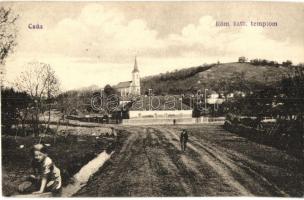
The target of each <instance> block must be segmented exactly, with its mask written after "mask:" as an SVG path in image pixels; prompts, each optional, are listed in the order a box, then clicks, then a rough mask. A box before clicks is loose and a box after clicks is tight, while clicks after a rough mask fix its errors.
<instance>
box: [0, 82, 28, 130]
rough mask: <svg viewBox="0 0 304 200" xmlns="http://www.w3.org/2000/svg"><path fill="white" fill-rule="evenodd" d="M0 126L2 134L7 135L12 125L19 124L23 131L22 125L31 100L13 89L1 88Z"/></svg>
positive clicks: (26, 95)
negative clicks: (0, 108) (0, 126)
mask: <svg viewBox="0 0 304 200" xmlns="http://www.w3.org/2000/svg"><path fill="white" fill-rule="evenodd" d="M1 94H2V95H1V104H2V112H1V124H2V126H3V129H2V130H3V133H4V134H7V133H8V132H9V131H10V130H11V126H12V125H14V124H15V125H16V127H17V126H18V124H19V122H21V125H22V130H23V131H24V123H25V120H26V116H27V113H28V110H29V109H28V108H29V106H30V104H31V103H32V102H31V99H30V97H29V95H28V94H26V93H25V92H18V91H15V90H14V89H13V88H3V89H2V91H1Z"/></svg>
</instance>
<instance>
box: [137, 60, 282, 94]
mask: <svg viewBox="0 0 304 200" xmlns="http://www.w3.org/2000/svg"><path fill="white" fill-rule="evenodd" d="M286 73H287V68H286V67H275V66H262V65H252V64H250V63H224V64H212V65H206V66H203V67H202V66H198V67H192V68H187V69H183V70H178V71H174V72H170V73H166V74H160V75H156V76H151V77H146V78H143V79H142V81H141V86H142V93H146V92H147V91H148V89H149V88H152V89H153V93H154V94H156V95H161V94H182V93H196V91H197V90H199V89H200V90H202V91H203V90H204V89H205V88H206V89H209V90H214V91H219V92H224V93H225V92H230V91H234V90H242V91H244V90H245V91H249V90H255V89H259V88H261V87H265V86H274V85H275V84H276V83H277V82H278V81H280V80H281V79H282V77H283V76H285V75H286Z"/></svg>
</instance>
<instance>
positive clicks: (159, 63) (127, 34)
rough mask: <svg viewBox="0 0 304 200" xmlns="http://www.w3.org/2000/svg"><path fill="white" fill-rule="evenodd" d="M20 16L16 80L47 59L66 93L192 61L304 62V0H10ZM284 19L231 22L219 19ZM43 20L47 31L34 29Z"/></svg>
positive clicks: (10, 76) (9, 70)
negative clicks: (134, 72)
mask: <svg viewBox="0 0 304 200" xmlns="http://www.w3.org/2000/svg"><path fill="white" fill-rule="evenodd" d="M1 4H2V5H3V6H4V7H7V8H11V9H12V10H13V12H14V13H16V14H18V15H19V19H18V21H17V28H18V37H17V46H16V49H15V51H14V53H13V54H11V55H9V57H8V58H7V60H6V64H5V69H6V74H5V79H6V82H7V83H8V84H10V83H12V82H13V81H14V80H15V79H16V77H17V76H19V75H20V73H21V72H22V71H24V70H26V69H27V68H28V67H29V66H28V63H30V62H33V61H39V62H44V63H48V64H50V65H51V66H52V68H53V69H54V70H55V72H56V75H57V76H58V78H59V80H60V82H61V89H62V90H63V91H66V90H71V89H77V88H81V87H87V86H90V85H97V86H99V87H104V86H105V85H106V84H111V85H113V84H117V83H118V82H120V81H129V80H131V71H132V69H133V65H134V58H135V56H137V62H138V67H139V70H140V75H141V77H145V76H149V75H154V74H159V73H165V72H167V71H174V70H175V69H181V68H185V67H192V66H198V65H202V64H204V63H215V62H217V61H220V62H222V63H224V62H236V61H237V59H238V57H239V56H245V57H247V58H249V59H254V58H265V59H270V60H276V61H279V62H281V61H285V60H287V59H289V60H292V61H293V63H295V64H297V63H303V62H304V37H303V35H304V23H302V20H303V19H304V3H283V2H276V3H275V2H255V3H252V2H90V3H83V2H6V3H1ZM234 21H245V22H246V23H247V24H250V22H251V21H253V22H257V21H258V22H268V21H271V22H276V23H277V26H276V27H256V26H250V25H248V26H245V27H235V26H229V27H223V26H216V22H229V23H230V25H232V23H233V22H234ZM29 24H33V25H36V24H39V25H42V26H43V29H30V28H29V27H28V26H29Z"/></svg>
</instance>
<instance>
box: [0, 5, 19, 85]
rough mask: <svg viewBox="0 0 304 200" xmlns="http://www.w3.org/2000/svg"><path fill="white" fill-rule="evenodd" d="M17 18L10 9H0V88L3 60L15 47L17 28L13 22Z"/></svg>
mask: <svg viewBox="0 0 304 200" xmlns="http://www.w3.org/2000/svg"><path fill="white" fill-rule="evenodd" d="M17 18H18V16H17V15H14V14H13V13H12V11H11V9H5V8H3V7H0V73H1V77H0V78H1V86H2V81H3V80H2V79H3V77H4V75H3V74H4V70H5V69H4V64H5V59H6V58H7V56H8V55H9V53H11V52H12V51H13V49H14V47H15V46H16V36H17V28H16V25H15V22H16V20H17Z"/></svg>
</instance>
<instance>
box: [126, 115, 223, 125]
mask: <svg viewBox="0 0 304 200" xmlns="http://www.w3.org/2000/svg"><path fill="white" fill-rule="evenodd" d="M173 119H174V118H133V119H123V120H122V124H123V125H153V124H159V125H161V124H171V125H172V124H173ZM175 120H176V124H203V123H218V124H224V121H225V118H224V117H218V118H210V117H200V118H192V117H185V118H176V119H175Z"/></svg>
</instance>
